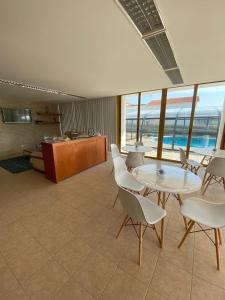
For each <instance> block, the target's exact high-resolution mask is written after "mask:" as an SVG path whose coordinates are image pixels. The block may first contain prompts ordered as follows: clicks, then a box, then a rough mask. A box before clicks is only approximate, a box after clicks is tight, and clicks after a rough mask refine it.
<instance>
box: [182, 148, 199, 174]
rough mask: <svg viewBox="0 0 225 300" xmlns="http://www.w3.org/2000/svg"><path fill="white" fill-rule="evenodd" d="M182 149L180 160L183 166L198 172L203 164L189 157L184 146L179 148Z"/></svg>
mask: <svg viewBox="0 0 225 300" xmlns="http://www.w3.org/2000/svg"><path fill="white" fill-rule="evenodd" d="M179 151H180V162H181V168H184V169H186V170H187V169H188V170H190V171H191V172H193V173H195V174H197V173H198V170H199V169H200V167H201V164H200V163H199V162H197V161H195V160H193V159H187V158H186V154H185V152H184V150H183V149H182V148H179Z"/></svg>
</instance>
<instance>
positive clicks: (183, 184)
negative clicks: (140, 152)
mask: <svg viewBox="0 0 225 300" xmlns="http://www.w3.org/2000/svg"><path fill="white" fill-rule="evenodd" d="M132 174H133V176H134V177H135V178H136V179H137V180H138V181H139V182H141V183H142V184H144V185H145V186H146V187H147V188H149V189H153V190H157V191H160V192H166V193H172V194H187V193H193V192H195V191H198V190H199V189H200V188H201V184H202V181H201V179H200V177H198V176H197V175H195V174H194V173H192V172H190V171H188V170H185V169H182V168H180V167H177V166H174V165H171V164H167V163H165V162H161V161H156V162H153V163H151V164H148V165H147V164H146V165H143V166H139V167H137V168H135V169H134V170H133V171H132Z"/></svg>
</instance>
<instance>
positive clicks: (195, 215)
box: [178, 197, 225, 270]
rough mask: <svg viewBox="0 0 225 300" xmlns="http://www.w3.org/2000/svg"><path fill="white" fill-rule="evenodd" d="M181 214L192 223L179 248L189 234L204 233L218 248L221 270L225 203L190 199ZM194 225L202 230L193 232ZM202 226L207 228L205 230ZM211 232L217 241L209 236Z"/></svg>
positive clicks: (218, 261) (217, 258) (182, 208)
mask: <svg viewBox="0 0 225 300" xmlns="http://www.w3.org/2000/svg"><path fill="white" fill-rule="evenodd" d="M181 214H182V215H183V216H184V217H186V218H188V219H190V221H189V226H188V228H187V230H186V232H185V234H184V236H183V238H182V240H181V242H180V244H179V245H178V248H180V247H181V246H182V244H183V242H184V241H185V239H186V237H187V236H188V234H189V233H192V232H200V231H202V232H204V234H206V236H207V237H208V238H209V240H210V241H211V242H212V243H213V244H214V246H215V248H216V262H217V269H218V270H219V268H220V257H219V245H220V244H222V238H221V233H220V229H221V228H223V227H225V203H211V202H208V201H205V200H203V199H200V198H195V197H193V198H189V199H186V200H185V201H184V203H183V205H182V206H181ZM194 224H196V225H198V227H199V228H200V230H196V231H191V230H192V228H193V226H194ZM202 225H203V226H206V228H203V226H202ZM209 230H213V231H214V237H215V241H214V240H213V239H212V238H211V237H210V236H209V235H208V233H207V231H209Z"/></svg>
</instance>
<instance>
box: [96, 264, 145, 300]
mask: <svg viewBox="0 0 225 300" xmlns="http://www.w3.org/2000/svg"><path fill="white" fill-rule="evenodd" d="M146 293H147V285H146V284H143V283H141V282H140V281H138V280H137V279H135V278H134V277H132V276H130V275H128V274H127V273H125V272H124V271H122V270H120V269H118V270H117V272H116V273H115V275H114V276H113V278H112V279H111V281H110V283H109V284H108V286H107V287H106V289H105V291H104V293H103V295H102V296H101V297H100V299H102V300H103V299H104V300H114V299H118V300H142V299H144V298H145V295H146Z"/></svg>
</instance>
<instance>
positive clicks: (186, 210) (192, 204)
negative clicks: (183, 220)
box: [181, 197, 225, 228]
mask: <svg viewBox="0 0 225 300" xmlns="http://www.w3.org/2000/svg"><path fill="white" fill-rule="evenodd" d="M181 214H182V215H183V216H185V217H187V218H189V219H191V220H193V221H195V222H197V223H200V224H203V225H206V226H209V227H212V228H221V227H224V226H225V203H211V202H208V201H205V200H203V199H201V198H195V197H192V198H189V199H186V200H185V201H184V203H183V205H182V206H181Z"/></svg>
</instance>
